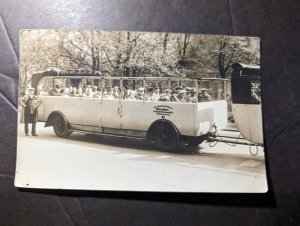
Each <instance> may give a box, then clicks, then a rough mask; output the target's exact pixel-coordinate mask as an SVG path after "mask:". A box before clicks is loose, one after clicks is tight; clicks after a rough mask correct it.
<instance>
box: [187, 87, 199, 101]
mask: <svg viewBox="0 0 300 226" xmlns="http://www.w3.org/2000/svg"><path fill="white" fill-rule="evenodd" d="M196 93H197V90H196V88H191V89H190V91H189V95H188V96H187V99H188V102H191V103H196V102H197V96H196Z"/></svg>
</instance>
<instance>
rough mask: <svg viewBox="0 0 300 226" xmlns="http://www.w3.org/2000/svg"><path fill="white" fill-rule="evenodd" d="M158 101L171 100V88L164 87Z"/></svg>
mask: <svg viewBox="0 0 300 226" xmlns="http://www.w3.org/2000/svg"><path fill="white" fill-rule="evenodd" d="M159 100H160V101H171V90H169V89H165V90H164V92H163V93H162V95H161V96H160V99H159Z"/></svg>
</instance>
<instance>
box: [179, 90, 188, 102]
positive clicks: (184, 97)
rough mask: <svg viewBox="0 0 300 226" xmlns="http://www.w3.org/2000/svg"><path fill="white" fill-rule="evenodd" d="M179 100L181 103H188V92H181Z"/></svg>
mask: <svg viewBox="0 0 300 226" xmlns="http://www.w3.org/2000/svg"><path fill="white" fill-rule="evenodd" d="M177 99H178V100H179V101H180V102H181V103H188V102H189V101H188V99H187V96H186V90H180V92H179V94H178V96H177Z"/></svg>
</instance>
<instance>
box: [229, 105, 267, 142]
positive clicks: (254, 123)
mask: <svg viewBox="0 0 300 226" xmlns="http://www.w3.org/2000/svg"><path fill="white" fill-rule="evenodd" d="M232 114H233V118H234V121H235V122H236V125H237V127H238V129H239V131H240V133H241V134H242V136H243V137H245V138H246V139H247V140H249V141H251V142H253V143H256V144H263V128H262V113H261V105H260V104H232Z"/></svg>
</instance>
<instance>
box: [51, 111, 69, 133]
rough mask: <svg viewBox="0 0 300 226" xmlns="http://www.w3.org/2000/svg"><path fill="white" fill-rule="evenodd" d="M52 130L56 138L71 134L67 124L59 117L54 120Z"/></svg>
mask: <svg viewBox="0 0 300 226" xmlns="http://www.w3.org/2000/svg"><path fill="white" fill-rule="evenodd" d="M53 129H54V132H55V134H56V136H58V137H69V136H70V135H71V133H72V132H71V131H69V129H68V122H67V121H66V120H65V119H64V118H63V117H62V116H61V115H59V116H57V117H56V118H55V119H54V122H53Z"/></svg>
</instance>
